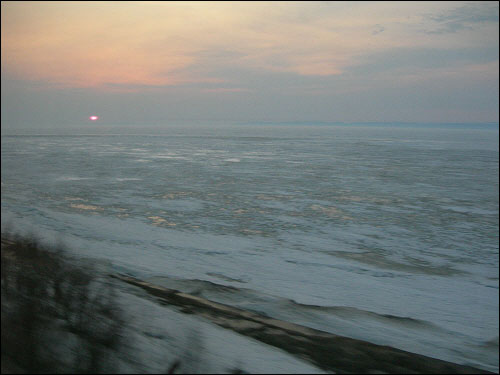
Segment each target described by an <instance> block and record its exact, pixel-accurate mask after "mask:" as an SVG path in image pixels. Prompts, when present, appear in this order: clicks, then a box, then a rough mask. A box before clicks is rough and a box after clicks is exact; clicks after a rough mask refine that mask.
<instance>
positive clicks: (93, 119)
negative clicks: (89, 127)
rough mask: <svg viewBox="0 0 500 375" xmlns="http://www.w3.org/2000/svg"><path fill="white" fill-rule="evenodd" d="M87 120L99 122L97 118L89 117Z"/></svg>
mask: <svg viewBox="0 0 500 375" xmlns="http://www.w3.org/2000/svg"><path fill="white" fill-rule="evenodd" d="M89 119H90V121H97V120H99V116H90V117H89Z"/></svg>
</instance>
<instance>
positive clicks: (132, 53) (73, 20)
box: [2, 1, 475, 91]
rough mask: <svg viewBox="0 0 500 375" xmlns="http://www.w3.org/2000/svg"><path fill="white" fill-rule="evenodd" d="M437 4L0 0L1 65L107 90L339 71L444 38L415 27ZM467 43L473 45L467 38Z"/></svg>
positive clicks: (21, 74) (53, 81)
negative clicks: (236, 73) (228, 76)
mask: <svg viewBox="0 0 500 375" xmlns="http://www.w3.org/2000/svg"><path fill="white" fill-rule="evenodd" d="M445 6H446V5H444V4H443V3H440V2H436V3H435V4H432V3H431V4H429V3H419V2H410V3H401V4H400V5H399V6H396V7H395V6H393V5H391V4H390V3H389V4H388V3H377V4H375V5H373V4H371V3H368V4H367V3H362V4H361V5H358V4H357V3H349V2H348V3H342V2H340V3H337V2H333V3H328V2H326V3H325V2H320V3H316V2H298V3H295V2H292V3H286V2H276V3H274V2H269V3H267V2H256V3H253V2H241V3H240V2H236V3H233V2H228V3H225V2H222V3H221V2H216V3H211V2H154V1H153V2H147V1H146V2H106V1H104V2H92V1H90V2H80V1H75V2H73V1H65V2H43V1H40V2H22V1H20V2H3V3H2V70H3V71H4V72H6V73H8V74H9V75H10V76H14V77H17V78H20V79H25V80H33V81H43V82H48V83H49V84H50V85H52V86H60V87H96V88H106V87H107V88H108V89H110V88H113V87H114V88H115V89H117V88H118V87H124V86H125V85H129V86H134V85H136V86H140V85H144V86H152V87H154V86H158V87H163V86H170V85H178V84H183V83H200V82H222V81H224V80H225V78H224V77H223V76H222V75H221V74H220V70H223V69H224V68H227V67H239V68H242V69H257V70H263V71H271V72H287V73H294V74H298V75H305V76H328V75H339V74H342V73H343V71H344V70H345V68H346V67H348V66H350V65H352V64H355V62H356V57H357V56H358V55H360V54H366V53H369V52H374V51H378V50H383V49H390V48H396V47H408V46H432V47H435V46H439V45H449V43H450V42H449V41H448V40H446V36H440V35H436V36H433V37H432V38H430V37H429V36H428V35H426V34H424V33H416V32H415V30H416V29H417V28H418V27H420V26H419V25H421V23H422V18H421V17H420V18H419V17H418V16H417V17H415V14H416V15H418V14H420V13H422V11H423V10H422V9H424V8H426V10H427V11H428V10H429V8H433V9H435V10H440V9H443V8H444V7H445ZM419 12H420V13H419ZM410 15H413V20H410V21H408V20H409V19H410V18H409V16H410ZM403 21H404V22H405V23H404V27H403V26H402V25H403ZM380 24H383V25H384V27H381V26H380ZM386 29H387V31H384V30H386ZM374 30H376V32H374ZM454 40H455V43H456V42H457V41H460V40H461V39H459V38H454ZM446 43H448V44H446ZM467 43H469V44H470V45H473V44H474V43H475V39H474V37H473V36H472V37H470V38H469V40H468V41H467ZM207 51H209V52H210V53H208V54H207V53H206V52H207ZM215 70H218V71H219V73H218V74H216V73H214V71H215ZM129 90H130V88H129ZM224 90H226V91H227V90H228V89H224Z"/></svg>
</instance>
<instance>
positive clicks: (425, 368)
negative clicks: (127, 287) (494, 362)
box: [111, 274, 492, 374]
mask: <svg viewBox="0 0 500 375" xmlns="http://www.w3.org/2000/svg"><path fill="white" fill-rule="evenodd" d="M111 276H112V277H114V278H117V279H119V280H122V281H124V282H126V283H129V284H132V285H135V286H138V287H141V288H142V289H144V290H146V291H147V292H148V293H150V294H152V295H154V296H156V297H158V298H159V300H160V302H162V303H165V304H169V305H176V306H179V307H181V311H182V312H184V313H188V314H196V315H201V316H203V317H205V318H207V319H209V320H211V321H212V322H214V323H215V324H217V325H219V326H221V327H224V328H229V329H232V330H233V331H236V332H238V333H240V334H243V335H246V336H249V337H252V338H254V339H256V340H259V341H262V342H264V343H266V344H269V345H272V346H275V347H277V348H280V349H282V350H285V351H287V352H289V353H291V354H293V355H296V356H298V357H300V358H302V359H304V360H307V361H309V362H311V363H313V364H314V365H315V366H318V367H319V368H321V369H323V370H325V371H333V372H336V373H381V372H383V373H403V374H412V373H417V374H422V373H427V374H492V372H488V371H485V370H481V369H477V368H474V367H469V366H464V365H459V364H455V363H451V362H446V361H442V360H440V359H435V358H431V357H426V356H423V355H420V354H415V353H410V352H407V351H404V350H400V349H396V348H392V347H390V346H381V345H376V344H372V343H370V342H367V341H363V340H357V339H351V338H348V337H344V336H338V335H334V334H331V333H327V332H323V331H319V330H316V329H312V328H308V327H304V326H300V325H298V324H294V323H288V322H284V321H280V320H277V319H272V318H267V317H264V316H262V315H259V314H256V313H253V312H250V311H245V310H241V309H238V308H235V307H231V306H228V305H224V304H221V303H217V302H213V301H209V300H206V299H204V298H200V297H196V296H193V295H190V294H186V293H182V292H180V291H178V290H175V289H168V288H164V287H161V286H158V285H154V284H151V283H148V282H145V281H142V280H139V279H136V278H134V277H130V276H126V275H121V274H116V275H111Z"/></svg>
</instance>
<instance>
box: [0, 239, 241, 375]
mask: <svg viewBox="0 0 500 375" xmlns="http://www.w3.org/2000/svg"><path fill="white" fill-rule="evenodd" d="M1 267H2V268H1V296H2V302H1V309H2V314H1V367H2V368H1V370H2V371H1V372H2V374H3V373H73V374H83V373H93V374H95V373H116V372H118V370H119V369H120V366H119V364H118V362H119V361H121V362H127V361H128V362H129V363H128V366H126V368H128V369H129V370H128V371H127V372H129V371H132V372H134V370H135V371H137V372H141V373H143V372H144V371H145V370H144V369H145V367H148V366H144V364H142V363H137V360H136V359H134V350H135V349H136V348H134V344H133V339H132V338H131V337H130V331H129V330H127V328H128V324H127V322H128V321H129V320H130V319H131V318H132V317H129V316H127V314H126V313H125V311H123V310H122V309H121V308H120V304H119V303H118V301H117V298H118V296H117V289H116V283H117V280H116V279H113V278H109V277H108V276H107V275H102V274H99V272H96V270H95V269H94V268H93V267H91V266H82V265H78V266H77V265H75V263H74V262H71V260H70V259H69V258H68V257H67V255H66V254H65V252H64V246H63V245H62V244H60V245H58V246H52V247H49V246H47V245H44V244H42V243H41V241H39V240H38V239H36V238H35V237H34V236H19V235H14V234H11V233H2V239H1ZM187 339H188V340H187V343H188V348H187V349H186V351H185V353H184V354H182V355H181V356H180V357H179V358H165V361H164V366H163V368H164V373H168V374H174V373H186V372H187V373H199V372H201V373H202V372H203V368H201V367H202V366H201V362H200V361H201V357H200V356H201V355H202V353H203V351H204V346H203V342H202V340H201V336H200V334H199V332H196V331H192V332H190V333H189V334H188V337H187ZM228 372H229V373H245V372H244V371H243V370H241V369H239V368H234V369H228Z"/></svg>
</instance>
